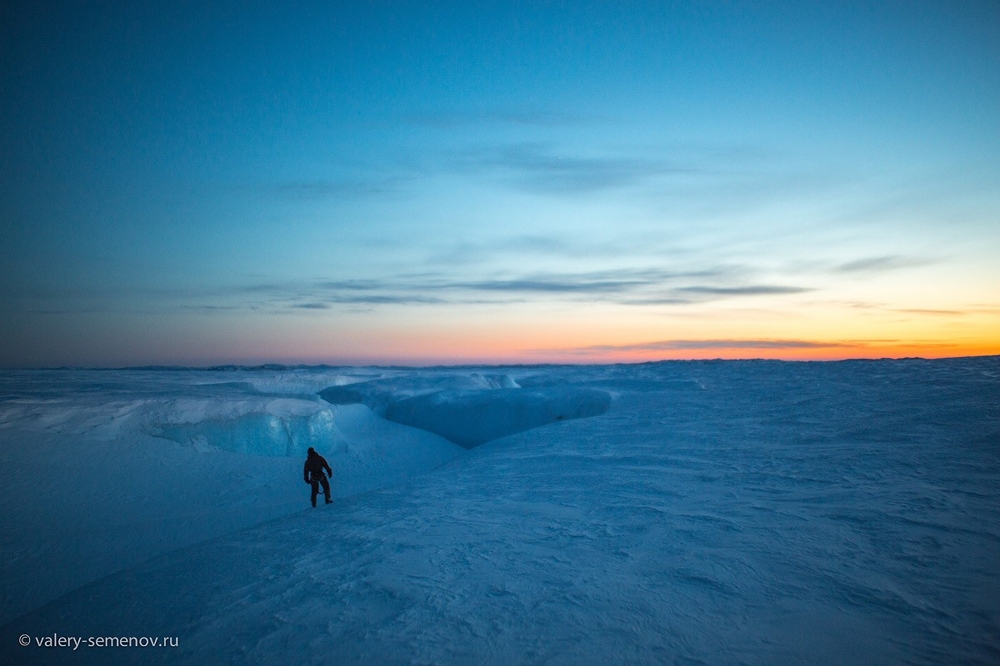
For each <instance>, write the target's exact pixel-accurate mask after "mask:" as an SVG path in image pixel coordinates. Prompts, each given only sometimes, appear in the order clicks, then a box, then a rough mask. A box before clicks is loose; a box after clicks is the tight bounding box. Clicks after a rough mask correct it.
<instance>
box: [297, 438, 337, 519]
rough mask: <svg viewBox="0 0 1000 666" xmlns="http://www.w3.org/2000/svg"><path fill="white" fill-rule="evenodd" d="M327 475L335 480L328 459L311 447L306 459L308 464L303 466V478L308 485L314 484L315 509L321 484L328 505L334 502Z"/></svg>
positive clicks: (313, 499) (313, 500) (313, 498)
mask: <svg viewBox="0 0 1000 666" xmlns="http://www.w3.org/2000/svg"><path fill="white" fill-rule="evenodd" d="M323 470H326V474H324V473H323ZM327 475H329V476H330V478H333V470H332V469H330V463H328V462H327V461H326V458H324V457H323V456H321V455H320V454H318V453H316V449H314V448H313V447H311V446H310V447H309V455H308V456H307V457H306V464H305V465H303V466H302V476H303V477H304V478H305V480H306V483H311V484H312V504H313V507H314V508H315V506H316V495H318V494H319V486H320V484H323V494H324V495H325V496H326V503H327V504H329V503H330V502H332V501H333V500H331V499H330V482H329V481H327V480H326V477H327Z"/></svg>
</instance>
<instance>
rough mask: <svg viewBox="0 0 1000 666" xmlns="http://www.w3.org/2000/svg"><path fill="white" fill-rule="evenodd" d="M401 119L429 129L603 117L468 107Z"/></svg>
mask: <svg viewBox="0 0 1000 666" xmlns="http://www.w3.org/2000/svg"><path fill="white" fill-rule="evenodd" d="M403 120H404V122H408V123H410V124H413V125H418V126H420V127H428V128H432V129H455V128H457V127H463V126H467V125H513V126H521V127H534V128H541V129H552V128H556V127H573V126H577V125H582V124H586V123H593V122H598V121H604V120H606V119H605V118H602V117H598V116H583V115H577V114H570V113H553V112H548V111H469V112H465V113H455V112H449V113H445V112H440V113H417V114H411V115H409V116H405V117H404V119H403Z"/></svg>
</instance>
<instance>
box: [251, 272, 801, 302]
mask: <svg viewBox="0 0 1000 666" xmlns="http://www.w3.org/2000/svg"><path fill="white" fill-rule="evenodd" d="M748 273H749V271H748V269H745V268H740V267H736V266H717V267H714V268H704V269H700V270H694V271H681V270H676V271H671V270H667V269H653V268H649V269H612V270H604V271H590V272H576V273H571V272H567V273H530V274H523V275H513V276H511V275H502V274H501V275H493V276H489V277H481V278H478V279H470V280H466V279H461V278H458V277H456V276H454V275H450V274H445V273H420V274H410V275H397V276H395V277H391V278H384V279H344V280H317V281H314V282H300V283H289V284H274V283H261V284H253V285H245V286H242V287H239V288H237V289H236V290H235V294H237V295H243V296H247V297H251V298H250V301H252V302H254V303H257V304H260V303H261V302H266V303H269V304H270V305H272V306H274V307H279V308H280V307H291V308H294V309H313V310H320V309H327V308H329V307H332V306H334V305H337V304H364V305H419V304H446V303H453V304H469V303H510V302H524V301H531V300H536V301H537V300H543V301H544V300H553V299H554V300H563V301H577V302H580V301H586V302H593V301H601V302H609V303H619V304H623V305H635V306H654V305H684V304H693V303H705V302H709V301H716V300H720V299H730V298H749V297H759V296H775V295H787V294H798V293H803V292H806V291H810V290H811V289H810V288H809V287H805V286H790V285H771V284H758V283H755V282H752V281H750V280H748V278H749V274H748Z"/></svg>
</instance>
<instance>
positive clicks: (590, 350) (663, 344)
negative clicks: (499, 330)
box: [538, 340, 856, 355]
mask: <svg viewBox="0 0 1000 666" xmlns="http://www.w3.org/2000/svg"><path fill="white" fill-rule="evenodd" d="M854 346H856V345H855V344H851V343H844V342H819V341H815V340H658V341H655V342H641V343H635V344H627V345H591V346H588V347H573V348H571V349H565V350H559V351H563V352H568V353H572V354H580V355H592V354H608V353H615V352H647V351H697V350H705V349H736V350H739V349H750V350H753V349H779V350H780V349H837V348H843V347H854ZM538 351H539V352H551V351H553V350H551V349H547V350H538Z"/></svg>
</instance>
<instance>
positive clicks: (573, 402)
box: [320, 373, 611, 449]
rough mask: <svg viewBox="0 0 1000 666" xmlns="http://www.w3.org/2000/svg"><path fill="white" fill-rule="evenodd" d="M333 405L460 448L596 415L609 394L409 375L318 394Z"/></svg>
mask: <svg viewBox="0 0 1000 666" xmlns="http://www.w3.org/2000/svg"><path fill="white" fill-rule="evenodd" d="M320 397H322V398H323V399H324V400H326V401H327V402H330V403H332V404H335V405H338V404H353V403H363V404H365V405H368V406H369V407H371V408H372V409H373V410H375V411H376V412H377V413H379V414H381V415H382V416H384V417H385V418H386V419H388V420H390V421H394V422H396V423H402V424H404V425H409V426H414V427H416V428H421V429H422V430H427V431H428V432H433V433H435V434H437V435H441V436H442V437H444V438H445V439H448V440H450V441H452V442H455V443H456V444H458V445H459V446H462V447H464V448H467V449H469V448H473V447H476V446H479V445H480V444H485V443H486V442H489V441H492V440H494V439H497V438H500V437H504V436H506V435H513V434H515V433H519V432H524V431H525V430H531V429H532V428H537V427H539V426H543V425H546V424H549V423H555V422H557V421H563V420H571V419H580V418H586V417H589V416H597V415H599V414H603V413H604V412H605V411H607V409H608V407H609V405H610V404H611V396H610V395H609V394H608V393H607V392H605V391H600V390H595V389H591V388H579V387H573V386H565V385H564V386H546V387H539V388H533V389H527V388H520V387H519V386H518V385H517V383H516V382H515V381H514V380H513V379H512V378H511V377H510V376H509V375H480V374H478V373H474V374H472V375H440V374H434V375H429V376H427V375H413V376H409V377H405V378H402V379H391V380H372V381H368V382H362V383H358V384H350V385H347V386H335V387H330V388H327V389H325V390H323V391H320Z"/></svg>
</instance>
